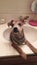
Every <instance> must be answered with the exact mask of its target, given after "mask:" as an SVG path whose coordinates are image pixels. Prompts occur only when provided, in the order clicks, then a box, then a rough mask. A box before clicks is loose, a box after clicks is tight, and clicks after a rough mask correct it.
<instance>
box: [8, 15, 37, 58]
mask: <svg viewBox="0 0 37 65" xmlns="http://www.w3.org/2000/svg"><path fill="white" fill-rule="evenodd" d="M28 18H29V16H26V17H22V16H20V17H19V20H11V22H9V23H8V26H11V27H12V31H11V34H10V40H11V42H12V46H13V47H14V48H15V49H16V50H17V51H18V52H19V53H20V55H21V56H22V57H23V58H24V59H26V58H27V57H26V54H25V53H24V52H23V51H22V50H21V48H20V47H19V46H18V45H21V44H23V43H24V42H25V44H27V45H28V46H29V47H30V49H31V50H32V51H33V52H34V53H37V49H35V48H34V47H33V46H32V45H31V44H30V42H29V41H28V40H26V39H25V37H24V31H23V25H24V23H25V20H26V19H28Z"/></svg>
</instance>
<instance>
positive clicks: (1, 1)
mask: <svg viewBox="0 0 37 65" xmlns="http://www.w3.org/2000/svg"><path fill="white" fill-rule="evenodd" d="M33 1H34V0H0V19H1V18H4V19H6V21H7V22H8V21H10V20H11V19H13V18H15V19H16V18H17V17H19V16H20V15H23V16H25V15H29V16H30V18H33V19H37V15H36V16H35V14H33V13H32V11H31V9H30V7H31V6H30V5H31V3H32V2H33Z"/></svg>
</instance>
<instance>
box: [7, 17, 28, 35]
mask: <svg viewBox="0 0 37 65" xmlns="http://www.w3.org/2000/svg"><path fill="white" fill-rule="evenodd" d="M28 18H29V16H26V17H22V16H20V17H19V20H11V21H10V22H9V23H8V26H11V27H12V31H13V32H14V33H15V34H16V33H21V32H22V30H23V25H24V22H25V20H27V19H28Z"/></svg>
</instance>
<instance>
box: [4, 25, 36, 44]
mask: <svg viewBox="0 0 37 65" xmlns="http://www.w3.org/2000/svg"><path fill="white" fill-rule="evenodd" d="M11 31H12V28H7V29H6V30H5V31H4V32H3V36H4V38H5V39H6V40H8V41H10V32H11ZM24 35H25V37H26V39H27V40H29V41H30V42H31V43H33V42H35V41H36V40H37V29H34V28H32V27H30V26H24Z"/></svg>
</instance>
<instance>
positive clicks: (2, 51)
mask: <svg viewBox="0 0 37 65" xmlns="http://www.w3.org/2000/svg"><path fill="white" fill-rule="evenodd" d="M23 29H24V34H25V38H26V39H27V40H29V42H31V44H32V45H33V46H34V47H35V48H37V27H36V29H35V28H32V27H30V26H29V25H28V26H27V25H26V26H24V27H23ZM11 31H12V28H8V26H7V24H3V25H0V56H14V55H19V53H18V52H17V51H16V50H15V49H14V48H13V47H12V46H11V42H10V33H11ZM20 47H21V49H22V50H23V51H24V52H25V53H26V54H33V52H32V50H31V49H30V48H29V47H28V46H27V45H21V46H20Z"/></svg>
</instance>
